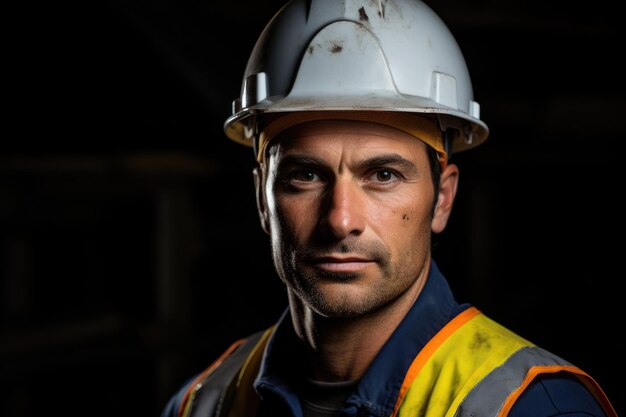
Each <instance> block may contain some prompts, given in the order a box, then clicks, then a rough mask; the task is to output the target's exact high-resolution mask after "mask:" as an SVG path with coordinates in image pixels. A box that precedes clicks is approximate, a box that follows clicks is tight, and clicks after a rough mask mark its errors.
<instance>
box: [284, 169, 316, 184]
mask: <svg viewBox="0 0 626 417" xmlns="http://www.w3.org/2000/svg"><path fill="white" fill-rule="evenodd" d="M289 179H290V180H291V181H302V182H311V181H316V180H318V179H319V177H318V176H317V174H316V173H315V171H293V172H292V173H291V174H289Z"/></svg>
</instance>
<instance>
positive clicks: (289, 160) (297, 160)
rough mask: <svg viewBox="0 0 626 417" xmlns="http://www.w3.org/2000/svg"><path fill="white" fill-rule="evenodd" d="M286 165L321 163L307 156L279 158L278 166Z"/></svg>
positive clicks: (295, 155)
mask: <svg viewBox="0 0 626 417" xmlns="http://www.w3.org/2000/svg"><path fill="white" fill-rule="evenodd" d="M287 164H294V165H322V161H320V160H319V159H317V158H313V157H311V156H307V155H297V154H292V155H285V156H284V157H282V158H280V160H279V161H278V165H287Z"/></svg>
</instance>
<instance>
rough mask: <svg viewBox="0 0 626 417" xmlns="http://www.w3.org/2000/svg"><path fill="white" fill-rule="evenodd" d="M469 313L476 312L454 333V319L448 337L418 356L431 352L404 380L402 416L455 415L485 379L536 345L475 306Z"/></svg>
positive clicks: (430, 416) (446, 416)
mask: <svg viewBox="0 0 626 417" xmlns="http://www.w3.org/2000/svg"><path fill="white" fill-rule="evenodd" d="M466 312H467V313H466ZM466 312H464V313H466V314H471V313H475V315H473V316H472V317H470V318H469V320H466V321H464V322H463V323H461V325H460V326H459V325H458V323H457V324H456V326H455V327H456V328H455V329H454V330H453V331H451V332H450V330H449V329H446V328H447V327H448V326H450V325H453V326H454V320H453V321H452V322H451V323H449V325H447V326H446V327H444V329H442V331H441V332H443V334H445V335H446V336H447V337H445V339H444V340H439V341H436V344H437V345H436V346H434V348H435V349H434V351H433V349H432V348H431V349H426V348H425V349H424V350H422V352H420V354H418V356H417V357H416V359H415V361H414V363H415V362H417V361H419V360H420V356H421V355H422V354H423V353H424V352H425V351H426V353H427V354H430V357H429V358H428V359H427V360H426V361H425V362H424V363H423V365H422V366H421V369H420V370H419V372H418V373H417V374H416V375H414V376H413V378H412V379H411V380H407V379H405V381H404V384H403V385H404V386H403V388H406V394H405V395H404V399H403V400H402V402H401V404H400V405H399V409H398V415H399V416H400V417H402V416H415V415H419V416H423V417H435V416H437V417H441V416H445V417H452V416H454V413H455V411H456V409H457V407H458V406H459V404H460V403H461V401H462V400H463V398H464V397H465V396H466V395H467V394H468V393H469V391H470V390H471V389H472V388H474V387H475V386H476V384H477V383H478V382H479V381H480V380H481V379H482V378H484V377H485V376H486V375H487V374H488V373H489V372H491V371H492V370H493V369H494V368H496V367H498V366H499V365H501V364H502V363H503V362H504V361H505V360H506V359H507V358H508V357H509V356H511V355H512V354H513V353H514V352H516V351H517V350H518V349H520V348H522V347H524V346H534V345H533V344H532V343H530V342H529V341H527V340H526V339H523V338H521V337H520V336H518V335H516V334H515V333H513V332H511V331H510V330H508V329H506V328H504V327H503V326H501V325H500V324H498V323H496V322H494V321H493V320H491V319H489V318H488V317H486V316H485V315H483V314H482V313H480V312H479V311H478V310H476V309H475V308H473V307H472V308H470V309H469V311H468V310H466ZM462 314H463V313H462ZM441 332H440V333H441ZM435 339H436V338H433V340H435ZM429 343H430V342H429ZM427 346H428V344H427Z"/></svg>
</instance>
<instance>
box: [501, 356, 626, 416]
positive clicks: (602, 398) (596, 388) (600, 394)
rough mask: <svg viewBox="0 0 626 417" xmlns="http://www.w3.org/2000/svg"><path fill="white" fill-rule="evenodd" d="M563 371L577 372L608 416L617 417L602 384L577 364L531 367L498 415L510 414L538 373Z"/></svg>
mask: <svg viewBox="0 0 626 417" xmlns="http://www.w3.org/2000/svg"><path fill="white" fill-rule="evenodd" d="M562 371H565V372H570V373H573V374H575V375H576V376H577V377H578V379H580V380H581V381H582V382H583V383H584V384H585V386H587V388H589V390H590V391H591V392H592V393H594V396H595V397H596V399H597V400H598V401H599V402H600V405H601V406H602V408H603V409H604V411H605V412H606V413H607V416H608V417H617V412H616V411H615V409H614V408H613V406H612V405H611V403H610V402H609V400H608V397H607V396H606V395H605V393H604V391H602V388H600V385H598V383H597V382H596V381H595V380H594V379H593V378H592V377H591V376H589V375H588V374H587V373H586V372H584V371H583V370H581V369H580V368H577V367H575V366H561V365H549V366H533V367H532V368H530V370H529V371H528V373H527V374H526V377H525V378H524V380H523V381H522V383H521V385H520V386H519V387H517V389H515V390H514V391H513V392H512V393H511V394H510V395H509V396H508V397H507V399H506V400H505V401H504V404H503V405H502V408H501V409H500V412H499V413H498V416H497V417H506V416H508V415H509V412H510V411H511V408H513V405H514V404H515V402H516V401H517V399H518V398H519V396H520V395H522V393H523V392H524V391H525V390H526V388H527V387H528V385H530V383H531V382H532V381H533V380H534V379H535V377H536V376H537V375H540V374H547V373H556V372H562Z"/></svg>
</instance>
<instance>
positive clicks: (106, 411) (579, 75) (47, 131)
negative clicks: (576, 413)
mask: <svg viewBox="0 0 626 417" xmlns="http://www.w3.org/2000/svg"><path fill="white" fill-rule="evenodd" d="M427 3H428V4H430V5H431V6H432V7H433V9H435V11H437V12H438V13H439V14H440V15H441V16H442V17H443V19H444V20H445V21H446V22H447V23H448V25H449V26H450V28H451V29H452V31H453V33H454V34H455V36H456V38H457V40H458V41H459V44H460V46H461V49H462V50H463V52H464V54H465V57H466V60H467V63H468V66H469V68H470V72H471V74H472V80H473V83H474V93H475V98H476V100H477V101H478V102H479V103H480V104H481V110H482V118H483V120H485V121H486V123H487V124H488V125H489V127H490V129H491V136H490V138H489V139H488V141H487V143H486V144H485V145H484V146H482V147H480V148H478V149H476V150H472V151H468V152H466V153H463V154H459V155H457V156H455V157H453V159H454V160H456V162H457V163H458V164H459V165H460V168H461V184H460V191H459V196H458V200H457V203H456V206H455V209H454V212H453V217H452V220H451V223H450V225H449V227H448V229H446V231H444V233H443V234H442V236H441V239H440V242H439V243H438V245H437V247H436V248H435V252H434V256H435V258H436V259H437V261H438V262H439V266H440V268H441V269H442V270H443V271H444V273H446V274H447V275H448V277H449V280H450V282H451V285H452V286H453V288H454V290H455V291H456V293H457V295H458V299H459V301H471V302H473V303H474V304H475V305H476V306H478V307H479V308H480V309H481V310H483V311H484V312H485V313H487V314H488V315H490V316H491V317H493V318H495V319H497V320H499V321H500V322H502V323H503V324H505V325H507V326H509V327H510V328H512V329H513V330H515V331H517V332H518V333H520V334H522V335H523V336H525V337H527V338H529V339H531V340H533V341H534V342H536V343H537V344H539V345H541V346H543V347H545V348H548V349H550V350H552V351H554V352H555V353H557V354H559V355H561V356H563V357H565V358H566V359H568V360H569V361H571V362H573V363H574V364H576V365H579V366H580V367H582V368H583V369H585V370H586V371H587V372H589V373H590V374H591V375H592V376H594V377H595V378H596V380H597V381H598V382H599V383H600V384H601V385H602V386H603V387H604V389H605V391H606V392H607V394H608V395H609V397H610V398H611V399H612V401H613V402H614V405H615V406H616V408H617V410H618V412H621V410H622V409H623V406H624V398H623V383H622V377H623V375H622V374H623V373H624V365H623V357H622V356H623V353H624V350H623V345H622V342H621V341H620V340H621V338H620V336H621V335H620V334H621V333H623V330H624V325H623V323H622V317H623V314H622V313H621V308H620V307H621V302H623V297H622V296H621V294H622V290H621V288H622V281H623V279H624V272H623V269H622V264H623V258H622V257H623V256H624V255H623V252H624V243H623V236H624V235H623V233H624V220H623V215H624V203H623V202H622V194H623V191H624V185H623V179H624V175H623V168H622V161H621V159H622V156H621V153H620V152H621V149H622V147H623V142H624V140H625V139H626V124H625V118H626V111H625V110H626V107H625V104H624V100H625V99H626V91H625V88H624V77H625V73H626V72H625V70H626V68H625V65H624V64H623V62H622V61H623V54H624V33H623V25H624V23H623V22H622V21H621V20H620V18H621V13H617V4H619V2H610V1H608V0H601V1H595V2H582V3H580V4H576V3H575V2H565V1H558V2H528V1H526V2H525V1H521V2H520V1H515V2H514V1H502V0H500V1H496V0H491V1H490V0H482V1H481V0H474V1H472V0H466V1H462V0H456V1H453V0H450V1H443V0H441V1H438V0H431V1H428V2H427ZM282 4H283V2H282V1H278V0H273V1H263V2H261V1H251V0H246V1H242V0H239V1H231V2H209V1H204V2H199V1H196V2H192V1H178V2H174V1H164V0H151V1H148V0H141V1H140V0H133V1H122V0H111V1H96V2H88V1H86V2H81V3H73V4H70V3H64V4H58V3H55V2H49V3H47V4H36V3H26V2H22V3H20V5H19V6H18V5H16V4H12V5H10V6H6V8H5V13H4V18H5V19H6V20H7V23H8V25H7V26H5V31H6V33H5V36H4V37H3V38H4V42H3V48H2V49H3V50H2V56H3V59H2V67H3V69H4V71H3V72H4V74H5V75H4V77H3V78H4V82H3V87H2V89H3V94H2V96H3V102H4V110H3V133H2V139H1V140H0V143H1V146H0V226H1V227H0V388H1V389H0V415H2V416H15V417H18V416H19V417H22V416H23V417H26V416H29V417H30V416H39V415H44V414H52V413H54V414H56V413H60V414H61V415H65V416H70V415H89V416H111V415H118V416H119V415H124V416H126V415H128V416H157V415H158V414H159V412H160V410H161V408H162V407H163V406H164V404H165V401H166V399H167V398H168V397H169V395H170V394H171V393H173V391H174V390H175V389H176V388H177V387H178V386H179V385H180V384H181V383H182V382H183V381H184V380H185V379H186V378H187V377H189V376H191V375H192V373H194V372H196V371H199V370H201V369H203V368H204V367H205V366H207V365H208V364H209V363H210V362H211V361H212V360H213V359H214V358H215V357H216V356H217V355H218V354H219V353H221V352H222V351H223V350H224V349H225V348H226V347H227V346H228V345H230V343H231V342H232V341H234V340H235V339H237V338H239V337H242V336H244V335H246V334H247V333H249V332H251V331H254V330H256V329H258V328H260V327H265V326H268V325H270V324H272V323H273V321H274V320H275V319H276V318H277V317H278V315H279V314H280V312H282V310H283V308H284V307H285V305H286V300H285V294H284V290H283V288H282V285H281V284H280V282H279V280H278V278H276V277H275V275H274V272H273V266H272V264H271V261H270V256H269V247H268V241H267V239H266V237H265V235H263V233H262V231H261V228H260V226H259V224H258V220H257V214H256V208H255V203H254V196H253V183H252V177H251V174H250V171H251V168H252V166H253V157H252V152H251V150H250V149H249V148H245V147H243V146H241V145H237V144H235V143H233V142H230V141H229V140H228V139H226V137H225V136H224V134H223V132H222V124H223V122H224V120H225V118H226V117H228V116H229V115H230V105H231V101H232V100H233V99H234V98H235V97H237V96H238V94H239V88H240V82H241V76H242V73H243V69H244V66H245V63H246V61H247V58H248V54H249V52H250V51H251V49H252V47H253V44H254V42H255V41H256V38H257V36H258V34H259V33H260V31H261V30H262V28H263V27H264V25H265V23H266V22H267V21H268V20H269V18H270V17H271V16H272V15H273V14H274V12H275V11H276V10H277V9H278V8H279V6H280V5H282ZM3 20H4V19H3Z"/></svg>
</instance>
